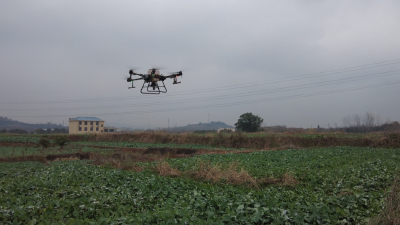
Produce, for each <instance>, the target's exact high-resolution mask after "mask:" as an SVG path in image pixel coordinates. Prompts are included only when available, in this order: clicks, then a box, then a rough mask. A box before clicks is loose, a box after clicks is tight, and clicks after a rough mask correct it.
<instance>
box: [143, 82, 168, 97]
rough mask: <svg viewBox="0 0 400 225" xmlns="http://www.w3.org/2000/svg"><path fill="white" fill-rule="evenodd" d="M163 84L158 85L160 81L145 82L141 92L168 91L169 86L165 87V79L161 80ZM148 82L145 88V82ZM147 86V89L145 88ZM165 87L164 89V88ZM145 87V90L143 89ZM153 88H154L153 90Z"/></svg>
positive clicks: (157, 92)
mask: <svg viewBox="0 0 400 225" xmlns="http://www.w3.org/2000/svg"><path fill="white" fill-rule="evenodd" d="M161 82H162V84H163V85H158V82H146V81H145V82H143V85H142V89H141V90H140V93H142V94H153V95H154V94H156V95H158V94H160V93H167V88H166V87H165V84H164V81H161ZM146 83H147V87H146V88H145V84H146ZM160 87H161V90H160ZM144 88H145V89H144ZM163 88H164V90H163ZM143 89H144V91H143ZM151 89H153V90H151Z"/></svg>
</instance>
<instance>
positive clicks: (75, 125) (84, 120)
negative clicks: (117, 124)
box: [69, 117, 104, 134]
mask: <svg viewBox="0 0 400 225" xmlns="http://www.w3.org/2000/svg"><path fill="white" fill-rule="evenodd" d="M103 132H104V120H101V119H99V118H97V117H76V118H69V133H70V134H100V133H103Z"/></svg>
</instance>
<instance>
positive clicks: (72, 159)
mask: <svg viewBox="0 0 400 225" xmlns="http://www.w3.org/2000/svg"><path fill="white" fill-rule="evenodd" d="M74 160H80V159H79V158H78V157H69V158H56V159H55V160H54V161H74Z"/></svg>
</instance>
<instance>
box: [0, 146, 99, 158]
mask: <svg viewBox="0 0 400 225" xmlns="http://www.w3.org/2000/svg"><path fill="white" fill-rule="evenodd" d="M94 151H95V152H99V151H107V149H98V148H92V147H87V146H83V147H79V148H78V147H76V146H67V147H64V148H63V149H60V148H59V147H52V148H46V149H43V148H35V147H4V146H0V158H2V157H16V156H29V155H58V154H69V153H76V152H94Z"/></svg>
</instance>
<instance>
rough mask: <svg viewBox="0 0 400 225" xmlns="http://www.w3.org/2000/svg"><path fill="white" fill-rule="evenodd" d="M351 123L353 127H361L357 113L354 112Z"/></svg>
mask: <svg viewBox="0 0 400 225" xmlns="http://www.w3.org/2000/svg"><path fill="white" fill-rule="evenodd" d="M353 124H354V125H353V126H354V127H361V116H359V115H358V114H354V116H353Z"/></svg>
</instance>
